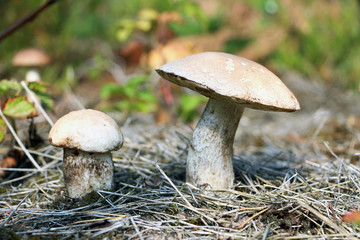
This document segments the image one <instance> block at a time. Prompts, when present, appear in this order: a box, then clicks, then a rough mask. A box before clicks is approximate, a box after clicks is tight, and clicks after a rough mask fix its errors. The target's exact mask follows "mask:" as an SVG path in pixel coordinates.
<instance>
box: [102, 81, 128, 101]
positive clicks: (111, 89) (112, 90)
mask: <svg viewBox="0 0 360 240" xmlns="http://www.w3.org/2000/svg"><path fill="white" fill-rule="evenodd" d="M121 93H123V90H122V87H121V86H119V85H118V84H116V83H107V84H104V86H102V88H101V90H100V97H101V98H102V99H109V98H110V97H111V96H112V95H114V94H121Z"/></svg>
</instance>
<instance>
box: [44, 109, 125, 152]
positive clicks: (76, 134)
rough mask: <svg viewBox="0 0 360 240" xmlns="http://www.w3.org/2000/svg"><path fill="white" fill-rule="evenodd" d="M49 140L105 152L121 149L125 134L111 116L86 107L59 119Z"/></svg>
mask: <svg viewBox="0 0 360 240" xmlns="http://www.w3.org/2000/svg"><path fill="white" fill-rule="evenodd" d="M49 142H50V144H52V145H54V146H57V147H62V148H70V149H78V150H81V151H84V152H96V153H105V152H109V151H112V150H115V149H119V148H120V147H121V146H122V144H123V136H122V133H121V131H120V128H119V127H118V125H117V124H116V122H115V121H114V120H113V119H112V118H111V117H110V116H108V115H107V114H105V113H103V112H100V111H96V110H91V109H85V110H78V111H73V112H70V113H68V114H66V115H65V116H63V117H61V118H60V119H59V120H57V121H56V123H55V124H54V126H53V127H52V128H51V130H50V133H49Z"/></svg>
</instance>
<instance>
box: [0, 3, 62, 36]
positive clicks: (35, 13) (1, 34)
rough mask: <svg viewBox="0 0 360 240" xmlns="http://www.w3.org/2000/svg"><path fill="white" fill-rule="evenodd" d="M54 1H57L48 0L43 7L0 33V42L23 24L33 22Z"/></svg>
mask: <svg viewBox="0 0 360 240" xmlns="http://www.w3.org/2000/svg"><path fill="white" fill-rule="evenodd" d="M56 1H57V0H48V1H47V2H45V3H44V4H43V5H41V6H40V7H38V8H37V9H36V10H35V11H33V12H32V13H30V14H28V15H27V16H25V17H23V18H22V19H20V20H19V21H17V22H15V23H14V24H12V25H11V26H10V27H8V28H7V29H5V30H4V31H3V32H1V33H0V42H1V41H2V40H3V39H5V38H6V37H7V36H9V35H10V34H12V33H13V32H15V31H16V30H18V29H19V28H21V27H22V26H24V25H25V24H27V23H29V22H31V21H32V20H34V19H35V18H36V17H37V15H39V14H40V13H41V12H42V11H44V10H45V9H46V8H48V7H49V6H50V5H52V4H53V3H55V2H56Z"/></svg>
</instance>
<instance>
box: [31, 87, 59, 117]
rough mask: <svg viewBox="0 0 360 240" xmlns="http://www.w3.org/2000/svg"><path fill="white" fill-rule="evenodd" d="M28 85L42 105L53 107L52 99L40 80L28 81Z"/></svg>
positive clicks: (51, 108)
mask: <svg viewBox="0 0 360 240" xmlns="http://www.w3.org/2000/svg"><path fill="white" fill-rule="evenodd" d="M28 87H29V89H30V90H31V91H33V92H34V93H35V95H36V96H37V97H39V99H40V102H41V104H42V105H44V107H46V108H48V109H50V110H53V109H54V101H53V99H52V96H51V94H50V93H49V92H48V89H47V87H46V86H45V84H44V83H42V82H30V83H29V84H28Z"/></svg>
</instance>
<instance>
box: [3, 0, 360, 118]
mask: <svg viewBox="0 0 360 240" xmlns="http://www.w3.org/2000/svg"><path fill="white" fill-rule="evenodd" d="M42 3H44V0H33V1H0V16H1V21H0V31H3V30H5V29H6V28H7V27H9V26H10V25H11V24H12V23H14V22H15V21H17V20H19V19H20V18H21V17H23V16H25V15H26V14H28V13H29V12H31V11H33V10H34V9H36V8H37V7H38V6H40V5H41V4H42ZM359 9H360V8H359V1H355V0H343V1H335V0H317V1H307V0H304V1H292V0H221V1H220V0H124V1H118V0H106V1H99V0H83V1H70V0H61V1H58V2H56V3H55V4H54V5H52V6H51V7H50V8H49V9H47V10H45V11H44V12H43V13H41V14H40V15H39V16H38V17H37V18H36V19H35V20H34V21H32V22H31V23H29V24H27V25H25V26H24V27H23V28H21V29H20V30H19V31H17V32H15V33H14V34H12V35H11V36H9V37H7V38H6V39H5V40H3V41H2V42H0V53H1V54H0V79H13V78H14V79H17V80H22V79H24V76H25V74H26V72H27V71H28V70H29V69H28V68H26V67H19V66H14V65H13V63H12V59H13V57H14V56H15V54H16V53H17V52H18V51H20V50H22V49H26V48H38V49H41V50H44V51H45V52H46V53H47V54H48V55H49V57H50V58H51V62H50V63H49V64H47V65H46V66H42V67H39V69H38V71H39V72H40V75H41V80H42V81H43V82H45V83H46V84H47V86H48V91H49V93H50V94H51V96H52V98H53V99H54V100H55V102H56V104H54V105H53V108H54V109H51V110H53V111H55V112H56V114H57V115H62V114H63V113H65V112H67V111H69V110H72V109H71V108H73V109H76V108H77V107H79V106H84V107H86V108H97V109H100V110H103V111H121V112H123V113H126V114H127V115H129V114H132V113H134V112H142V113H146V114H150V115H151V116H154V119H155V120H156V122H158V123H161V122H169V121H177V120H182V121H185V122H191V121H193V120H194V118H196V117H197V116H198V115H199V112H200V111H201V109H202V107H203V106H204V103H205V102H206V98H204V97H202V96H200V95H199V94H194V93H192V92H190V91H188V90H185V89H180V88H179V87H176V86H174V85H172V84H170V83H168V82H167V81H164V80H161V79H160V78H159V77H158V76H157V75H156V74H155V73H154V71H153V69H154V68H156V67H158V66H160V65H162V64H164V63H166V62H168V61H171V60H174V59H177V58H180V57H183V56H186V55H190V54H193V53H196V52H202V51H223V52H228V53H232V54H235V55H239V56H243V57H246V58H249V59H252V60H254V61H257V62H259V63H261V64H263V65H265V66H266V67H267V68H269V69H270V70H272V71H273V72H275V73H276V74H277V75H279V76H280V77H281V76H283V75H284V74H286V73H289V72H291V73H296V74H298V75H299V76H301V77H302V79H305V80H306V81H311V82H320V83H322V84H325V85H336V86H338V87H340V88H343V89H345V90H346V91H350V92H353V93H354V94H358V91H359V88H360V85H359V83H360V80H359V79H360V68H359V67H358V64H359V62H360V45H359V44H358V42H359V41H360V26H359V23H360V21H359ZM284 82H285V83H286V79H284ZM67 96H76V98H74V97H68V98H67ZM49 108H52V107H51V106H50V105H49Z"/></svg>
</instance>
